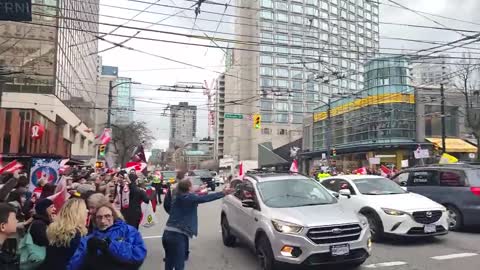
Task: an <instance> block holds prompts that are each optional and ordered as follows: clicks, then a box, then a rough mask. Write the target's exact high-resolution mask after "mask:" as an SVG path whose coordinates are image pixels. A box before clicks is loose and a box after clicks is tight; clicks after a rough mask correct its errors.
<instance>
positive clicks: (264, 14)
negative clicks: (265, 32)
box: [260, 10, 273, 20]
mask: <svg viewBox="0 0 480 270" xmlns="http://www.w3.org/2000/svg"><path fill="white" fill-rule="evenodd" d="M260 18H262V19H266V20H272V19H273V12H272V11H270V10H262V11H261V12H260Z"/></svg>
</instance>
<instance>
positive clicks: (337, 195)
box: [331, 192, 340, 199]
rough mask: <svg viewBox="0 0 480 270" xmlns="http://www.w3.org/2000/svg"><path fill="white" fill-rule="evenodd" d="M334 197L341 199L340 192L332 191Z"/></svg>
mask: <svg viewBox="0 0 480 270" xmlns="http://www.w3.org/2000/svg"><path fill="white" fill-rule="evenodd" d="M331 193H332V195H333V197H335V198H337V199H340V194H339V193H338V192H331Z"/></svg>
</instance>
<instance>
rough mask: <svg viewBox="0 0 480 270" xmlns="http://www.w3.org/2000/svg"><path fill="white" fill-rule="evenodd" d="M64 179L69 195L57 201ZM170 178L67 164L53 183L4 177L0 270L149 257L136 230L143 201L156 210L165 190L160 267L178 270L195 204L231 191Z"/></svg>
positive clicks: (113, 265) (134, 262) (80, 268)
mask: <svg viewBox="0 0 480 270" xmlns="http://www.w3.org/2000/svg"><path fill="white" fill-rule="evenodd" d="M153 180H154V181H153ZM62 182H63V183H64V184H65V190H63V191H64V192H65V193H66V194H68V196H66V198H65V200H60V201H59V200H58V196H59V193H62V192H63V191H62V189H59V188H60V186H61V185H62V184H61V183H62ZM175 182H176V183H175V185H174V186H172V187H170V184H169V183H164V182H163V181H161V180H160V181H159V178H158V177H156V176H153V175H152V174H150V175H149V177H144V175H143V174H142V173H138V172H136V171H135V170H132V171H130V172H126V171H124V170H122V171H118V172H106V173H95V172H94V170H93V169H90V170H88V169H87V170H79V169H74V168H70V169H69V170H65V171H63V173H62V175H61V180H59V181H56V183H57V185H54V184H52V183H47V182H45V181H40V182H39V183H37V185H36V186H35V187H29V185H30V181H29V179H28V178H27V176H26V175H21V174H20V175H19V174H15V175H14V174H4V175H1V176H0V247H1V249H0V266H1V267H0V269H1V270H19V269H21V270H65V269H66V270H87V269H88V270H96V269H101V270H110V269H112V270H113V269H115V270H117V269H122V270H123V269H125V270H137V269H139V268H140V266H141V265H142V263H143V262H144V260H145V258H146V256H147V249H146V246H145V244H144V242H143V239H142V236H141V234H140V232H139V231H138V229H139V226H140V223H141V220H142V218H143V217H142V215H143V214H144V213H143V212H142V207H141V206H142V204H150V203H153V207H154V208H155V206H156V205H157V204H161V203H162V200H161V199H162V197H161V195H162V193H163V190H165V191H166V194H165V198H164V200H163V206H164V207H163V208H164V209H165V211H166V212H167V214H168V215H169V217H168V221H167V223H166V226H165V230H164V234H163V237H162V243H163V247H164V249H165V254H164V255H165V259H164V261H165V269H166V270H173V269H175V270H183V269H184V268H185V261H187V260H188V256H189V241H190V239H191V238H193V237H195V236H197V234H198V215H197V207H198V205H199V204H202V203H207V202H210V201H214V200H218V199H221V198H223V197H224V196H226V195H228V194H231V193H232V192H233V190H232V189H230V188H225V189H224V190H223V191H221V192H216V193H210V194H208V193H203V192H199V191H200V190H203V189H204V188H205V187H204V186H193V184H192V181H190V179H189V178H188V177H187V176H185V173H182V172H179V173H178V174H177V177H176V181H175ZM155 187H156V188H155ZM152 191H153V192H152ZM67 198H68V199H67Z"/></svg>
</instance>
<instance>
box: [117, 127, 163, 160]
mask: <svg viewBox="0 0 480 270" xmlns="http://www.w3.org/2000/svg"><path fill="white" fill-rule="evenodd" d="M112 133H113V137H112V145H113V146H114V150H113V152H114V153H115V154H116V155H117V162H119V163H120V165H121V166H123V165H125V163H126V162H128V161H130V158H131V156H132V153H133V151H134V149H135V147H137V146H138V145H140V144H143V146H144V147H145V148H149V147H150V146H151V144H152V141H153V139H154V137H153V136H152V133H151V131H150V129H149V128H148V127H147V124H146V123H145V122H141V121H140V122H137V121H134V122H131V123H129V124H128V125H112Z"/></svg>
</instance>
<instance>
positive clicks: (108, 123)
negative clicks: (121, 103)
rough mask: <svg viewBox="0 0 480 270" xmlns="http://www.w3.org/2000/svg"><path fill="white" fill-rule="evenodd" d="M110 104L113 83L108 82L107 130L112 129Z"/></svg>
mask: <svg viewBox="0 0 480 270" xmlns="http://www.w3.org/2000/svg"><path fill="white" fill-rule="evenodd" d="M112 102H113V81H109V85H108V110H107V128H112Z"/></svg>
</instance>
